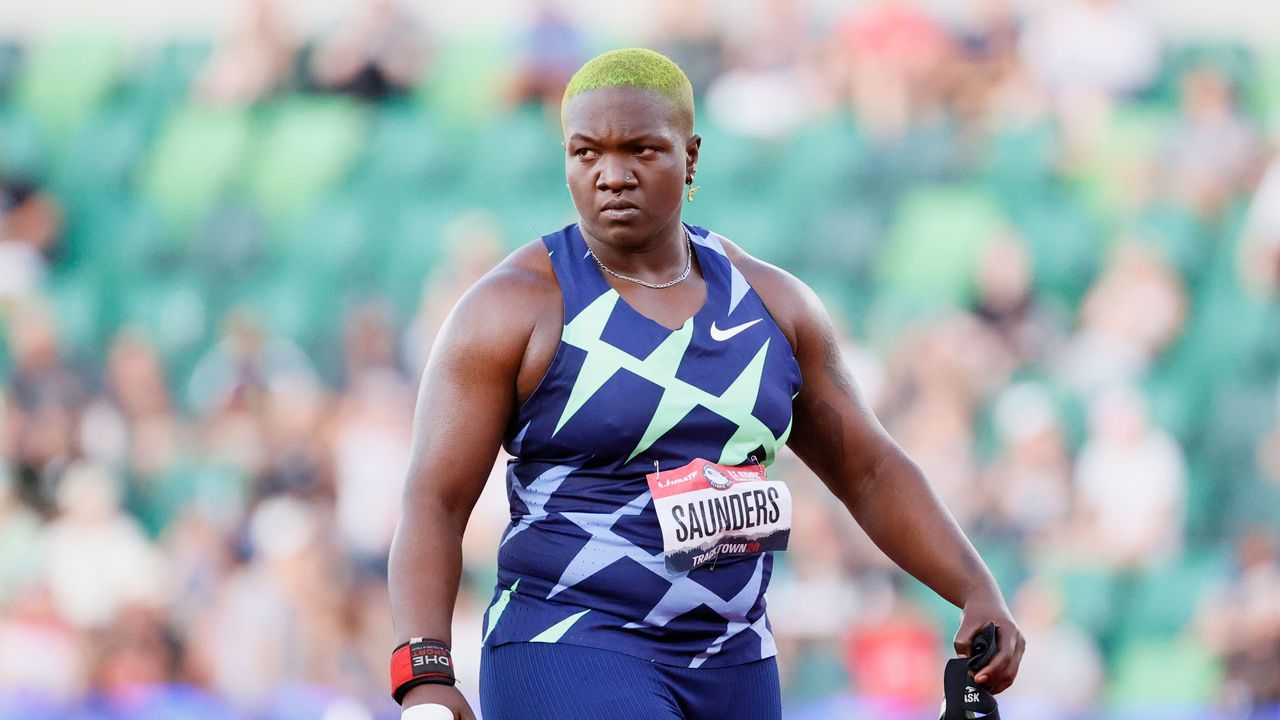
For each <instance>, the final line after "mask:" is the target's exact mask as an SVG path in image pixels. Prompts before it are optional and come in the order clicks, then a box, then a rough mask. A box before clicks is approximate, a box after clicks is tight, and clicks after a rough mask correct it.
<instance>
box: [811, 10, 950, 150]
mask: <svg viewBox="0 0 1280 720" xmlns="http://www.w3.org/2000/svg"><path fill="white" fill-rule="evenodd" d="M834 40H835V53H836V57H837V58H838V63H839V71H840V73H841V75H840V77H841V81H842V83H843V84H844V85H845V87H847V88H848V94H849V98H850V99H851V101H852V105H853V112H854V115H855V117H856V118H857V119H858V121H859V124H860V126H861V127H864V128H866V129H867V130H868V131H869V132H870V133H872V134H873V135H876V136H880V137H890V138H896V137H899V136H901V135H902V134H903V133H904V132H906V131H907V129H908V128H910V126H911V125H912V124H913V122H914V121H915V120H916V119H918V118H919V117H921V115H922V114H924V113H925V112H926V111H928V110H932V109H935V108H936V107H937V104H938V102H939V101H940V100H941V97H940V90H941V88H940V84H941V81H942V75H941V71H942V70H943V69H944V67H945V66H944V62H945V61H947V60H948V59H949V56H950V52H951V49H952V48H951V45H952V40H951V37H950V35H949V34H948V33H947V32H946V29H945V28H943V27H942V25H941V24H939V23H938V22H937V21H936V20H934V19H933V18H932V17H930V16H929V15H927V14H926V13H925V12H924V11H923V10H921V9H920V8H919V7H918V6H917V5H916V4H914V3H911V2H907V1H906V0H875V2H872V3H869V4H866V5H863V6H860V7H858V8H857V9H855V10H853V11H851V12H850V13H849V15H848V16H847V17H845V18H844V19H843V20H841V21H840V22H839V23H838V24H837V26H836V30H835V35H834Z"/></svg>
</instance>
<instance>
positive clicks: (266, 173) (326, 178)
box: [247, 97, 365, 223]
mask: <svg viewBox="0 0 1280 720" xmlns="http://www.w3.org/2000/svg"><path fill="white" fill-rule="evenodd" d="M364 121H365V117H364V111H363V110H362V108H361V107H360V106H359V105H357V104H356V103H355V101H353V100H348V99H346V98H312V97H294V98H289V99H286V100H283V101H280V103H279V104H278V105H276V106H275V107H272V108H270V111H269V112H268V118H267V120H266V123H265V127H264V128H263V131H262V132H261V133H260V134H259V136H258V137H257V138H256V139H255V144H254V150H253V157H252V158H251V159H250V162H249V167H248V174H247V189H248V191H249V193H250V196H251V197H252V198H254V200H255V201H256V202H257V204H258V206H259V207H260V208H261V210H262V212H263V214H264V216H265V217H266V218H267V219H268V220H269V221H271V222H273V223H275V222H287V221H288V220H291V219H294V218H296V217H298V216H299V215H300V214H301V213H302V212H303V211H305V210H306V209H307V208H308V207H310V206H311V205H312V204H313V203H315V202H316V201H318V200H319V199H320V198H321V197H322V196H323V195H324V193H326V192H327V191H329V190H330V189H332V188H334V187H335V186H337V185H338V184H339V183H340V182H341V181H342V179H343V178H344V177H345V175H346V173H347V171H348V170H349V169H350V167H351V165H352V164H353V163H354V162H355V160H356V159H357V156H358V153H359V151H360V149H361V147H362V145H363V143H364V138H365V122H364Z"/></svg>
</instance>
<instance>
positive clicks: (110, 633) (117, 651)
mask: <svg viewBox="0 0 1280 720" xmlns="http://www.w3.org/2000/svg"><path fill="white" fill-rule="evenodd" d="M96 645H97V647H96V650H97V652H96V653H95V657H94V660H95V662H94V668H93V674H94V677H93V684H94V685H95V686H96V687H97V688H98V689H99V690H101V691H102V692H105V693H106V694H107V695H108V696H113V697H115V698H117V699H118V700H122V701H124V700H127V699H128V698H129V696H131V695H138V694H141V693H146V692H147V691H148V689H151V688H156V686H162V685H167V684H169V683H171V682H174V681H176V680H178V679H179V678H180V677H181V661H182V647H181V644H180V643H179V641H178V638H177V637H176V636H175V635H174V633H173V631H172V630H171V629H169V628H168V627H167V626H166V625H165V620H164V615H162V614H161V613H159V612H157V611H156V610H154V609H145V608H130V609H128V610H125V611H123V612H121V613H119V614H117V615H116V616H115V619H114V620H113V622H112V623H111V624H110V625H109V626H107V627H106V628H105V629H104V631H103V632H102V634H101V636H100V637H99V638H98V642H97V643H96Z"/></svg>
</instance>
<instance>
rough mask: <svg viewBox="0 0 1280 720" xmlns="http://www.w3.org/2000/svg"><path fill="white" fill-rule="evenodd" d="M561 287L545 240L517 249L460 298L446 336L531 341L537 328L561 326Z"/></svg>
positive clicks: (508, 343) (514, 343)
mask: <svg viewBox="0 0 1280 720" xmlns="http://www.w3.org/2000/svg"><path fill="white" fill-rule="evenodd" d="M560 312H561V302H560V287H559V284H558V283H557V282H556V277H555V272H554V271H553V270H552V268H551V261H550V259H548V257H547V251H546V247H545V246H544V245H543V244H542V241H541V240H534V241H531V242H529V243H526V244H525V245H523V246H521V247H520V248H518V249H516V250H515V251H514V252H512V253H511V254H510V255H508V256H507V257H506V258H504V259H503V260H502V262H500V263H498V265H497V266H495V267H494V268H493V269H492V270H490V271H489V272H488V273H485V275H484V276H483V277H481V278H480V280H478V281H477V282H476V283H475V284H474V285H472V286H471V288H470V289H468V290H467V292H466V293H464V294H463V296H462V297H461V298H460V299H459V300H458V304H457V305H456V306H455V307H454V309H453V311H452V312H451V313H450V315H449V320H448V321H447V325H446V328H445V333H444V334H445V335H447V336H451V337H453V338H455V339H464V344H471V343H466V342H465V340H471V341H478V342H482V343H483V342H487V341H496V342H498V343H499V345H501V346H504V347H507V348H519V349H520V350H521V352H523V349H524V348H525V346H526V345H527V344H528V341H529V339H530V337H531V336H532V335H533V333H534V330H535V329H536V328H537V327H539V326H540V325H543V324H545V323H547V322H554V323H555V324H557V325H558V323H559V317H560Z"/></svg>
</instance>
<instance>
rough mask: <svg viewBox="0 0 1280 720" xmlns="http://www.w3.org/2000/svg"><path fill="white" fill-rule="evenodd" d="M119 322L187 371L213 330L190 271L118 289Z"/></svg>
mask: <svg viewBox="0 0 1280 720" xmlns="http://www.w3.org/2000/svg"><path fill="white" fill-rule="evenodd" d="M119 291H120V294H121V298H120V302H121V309H120V321H121V325H130V326H133V327H136V328H138V329H140V330H141V331H142V333H143V334H144V335H145V336H146V337H147V339H149V340H150V341H151V342H152V343H153V344H154V346H155V348H156V350H157V351H158V352H159V353H160V356H161V357H163V358H164V359H165V361H166V365H168V366H169V367H170V368H171V370H175V371H179V374H181V373H182V371H184V370H189V369H190V367H191V366H192V365H194V363H195V361H196V360H197V359H198V357H199V355H200V353H201V352H202V351H203V350H204V349H205V345H206V344H207V341H208V339H209V338H210V337H211V331H212V330H213V329H214V328H213V327H212V325H213V318H212V317H211V315H210V308H209V306H208V303H207V301H206V299H205V297H204V295H203V293H202V292H201V284H200V282H199V279H198V278H197V277H196V276H195V274H194V273H193V272H191V271H190V270H187V271H183V272H178V273H174V274H166V275H161V276H158V277H156V276H149V277H148V278H147V279H145V280H143V279H139V280H138V281H134V282H130V283H128V284H127V285H125V286H124V287H121V288H119Z"/></svg>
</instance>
